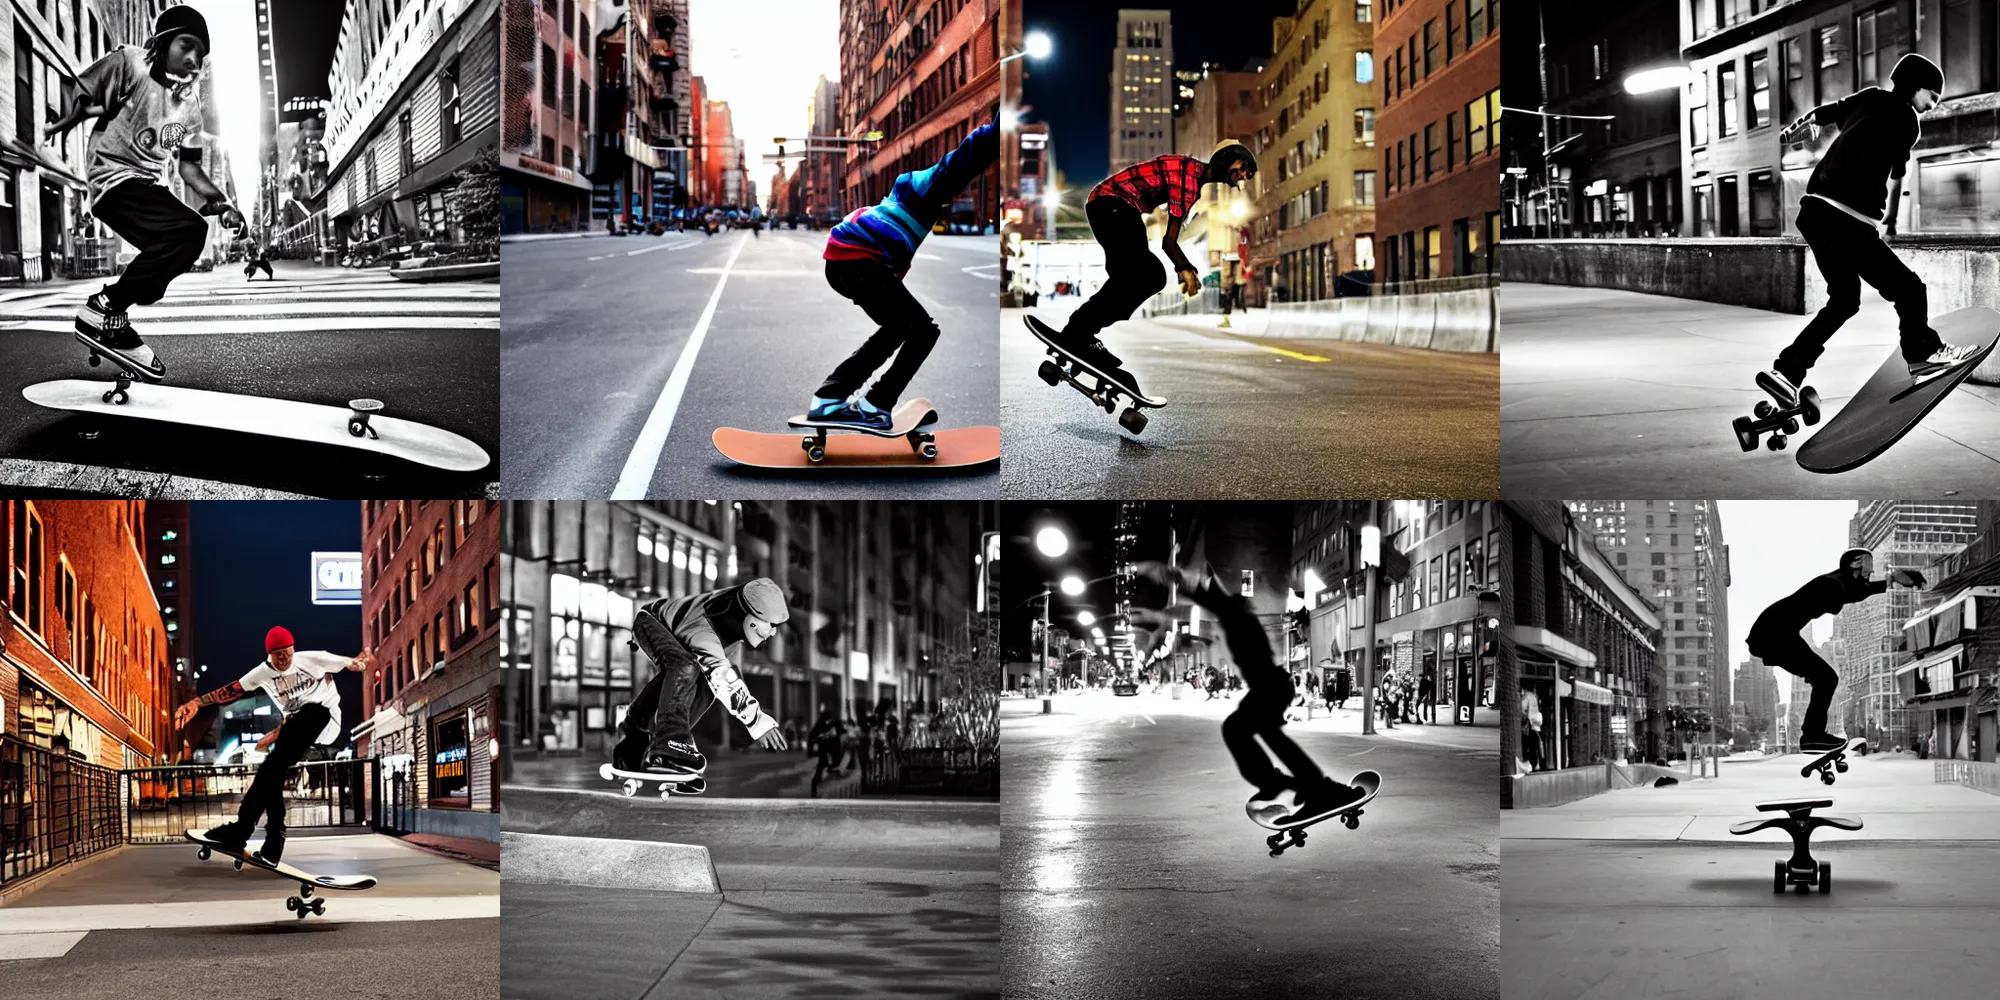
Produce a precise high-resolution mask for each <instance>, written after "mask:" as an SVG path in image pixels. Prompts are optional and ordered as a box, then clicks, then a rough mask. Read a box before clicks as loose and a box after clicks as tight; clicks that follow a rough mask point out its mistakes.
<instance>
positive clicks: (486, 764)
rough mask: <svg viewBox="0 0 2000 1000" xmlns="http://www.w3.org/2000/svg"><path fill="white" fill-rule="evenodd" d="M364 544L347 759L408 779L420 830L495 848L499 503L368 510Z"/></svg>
mask: <svg viewBox="0 0 2000 1000" xmlns="http://www.w3.org/2000/svg"><path fill="white" fill-rule="evenodd" d="M361 539H362V563H363V570H364V572H363V589H362V599H361V603H362V623H363V624H362V628H363V634H364V635H365V636H366V638H367V645H368V647H369V648H370V649H373V650H375V656H376V661H377V662H376V666H375V668H374V669H372V670H370V671H369V672H368V674H367V676H366V678H365V679H364V683H363V685H362V706H363V721H362V723H361V724H360V725H358V726H356V727H355V732H354V736H355V741H356V755H357V756H361V757H369V756H373V757H377V758H379V759H380V760H381V761H382V766H383V768H384V769H385V770H388V771H401V770H407V771H408V772H409V773H410V774H411V775H412V777H413V778H414V786H413V787H414V801H415V803H416V804H417V807H418V808H417V810H416V819H415V829H416V830H417V831H418V832H425V833H438V834H443V835H446V836H453V837H469V838H474V839H480V840H490V841H498V840H499V839H500V816H499V813H498V811H497V810H498V802H499V796H498V790H499V784H500V781H499V772H498V770H497V769H495V768H494V767H493V766H492V763H493V760H494V758H495V757H496V756H497V755H498V743H497V742H496V741H497V740H498V732H497V730H496V724H497V722H498V719H499V712H500V707H501V706H500V680H501V678H500V672H499V647H500V624H499V623H500V617H499V607H500V600H499V583H500V518H499V503H498V501H489V500H449V501H447V500H369V501H365V502H364V503H363V504H362V514H361Z"/></svg>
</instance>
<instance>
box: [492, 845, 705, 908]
mask: <svg viewBox="0 0 2000 1000" xmlns="http://www.w3.org/2000/svg"><path fill="white" fill-rule="evenodd" d="M500 852H501V853H500V878H501V880H502V881H507V882H553V883H558V884H562V885H589V886H598V887H600V888H616V889H651V890H654V891H659V892H704V893H711V894H712V893H719V892H721V891H722V888H721V884H720V883H719V882H717V881H716V878H715V864H714V862H712V861H710V860H709V857H708V848H706V847H702V846H700V845H697V844H669V843H663V842H661V841H654V840H600V839H598V838H595V837H557V836H551V835H548V834H534V833H503V834H501V835H500Z"/></svg>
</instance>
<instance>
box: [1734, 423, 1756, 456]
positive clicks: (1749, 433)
mask: <svg viewBox="0 0 2000 1000" xmlns="http://www.w3.org/2000/svg"><path fill="white" fill-rule="evenodd" d="M1730 426H1731V427H1734V428H1735V429H1736V443H1737V444H1740V445H1742V446H1743V450H1744V451H1756V450H1757V432H1756V431H1754V430H1751V429H1750V418H1749V417H1737V418H1736V420H1735V421H1734V422H1733V423H1731V424H1730Z"/></svg>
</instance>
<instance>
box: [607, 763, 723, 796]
mask: <svg viewBox="0 0 2000 1000" xmlns="http://www.w3.org/2000/svg"><path fill="white" fill-rule="evenodd" d="M597 775H598V777H601V778H603V779H604V780H606V781H617V782H620V787H621V788H622V790H623V791H624V792H625V797H626V798H628V799H629V798H631V797H632V796H634V795H637V794H639V789H641V788H643V787H645V786H646V785H647V784H649V783H655V782H657V783H658V784H659V786H660V798H663V799H665V798H670V797H672V796H673V794H674V793H675V792H679V793H680V794H682V795H700V794H701V793H703V792H705V791H707V790H708V779H707V778H704V777H702V776H701V775H699V774H661V773H660V772H658V771H620V770H619V769H617V768H615V767H612V766H611V765H610V763H608V762H607V763H605V764H602V765H599V767H598V768H597Z"/></svg>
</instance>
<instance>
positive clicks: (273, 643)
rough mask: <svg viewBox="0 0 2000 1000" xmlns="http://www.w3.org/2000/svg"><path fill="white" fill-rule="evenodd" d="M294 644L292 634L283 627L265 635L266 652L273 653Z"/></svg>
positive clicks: (274, 628)
mask: <svg viewBox="0 0 2000 1000" xmlns="http://www.w3.org/2000/svg"><path fill="white" fill-rule="evenodd" d="M291 644H292V633H291V632H290V631H288V630H286V628H285V627H284V626H283V625H278V626H275V627H273V628H272V629H271V631H269V632H266V633H264V652H266V653H272V652H276V651H278V650H280V649H283V648H285V647H286V646H289V645H291Z"/></svg>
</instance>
